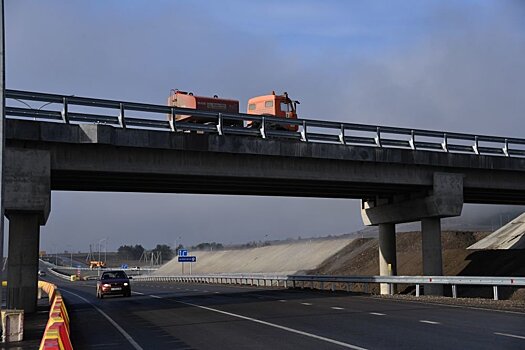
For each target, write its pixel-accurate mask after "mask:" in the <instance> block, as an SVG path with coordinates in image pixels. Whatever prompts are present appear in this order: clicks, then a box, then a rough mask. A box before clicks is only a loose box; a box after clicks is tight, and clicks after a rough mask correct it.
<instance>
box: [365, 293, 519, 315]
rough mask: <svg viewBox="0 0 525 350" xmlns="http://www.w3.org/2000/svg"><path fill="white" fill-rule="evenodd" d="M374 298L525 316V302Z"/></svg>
mask: <svg viewBox="0 0 525 350" xmlns="http://www.w3.org/2000/svg"><path fill="white" fill-rule="evenodd" d="M373 298H382V299H395V300H407V301H413V302H419V303H432V304H442V305H457V306H466V307H476V308H482V309H489V310H504V311H513V312H520V313H523V314H524V315H525V301H524V300H492V299H485V298H456V299H454V298H450V297H438V296H430V295H427V296H425V295H422V296H420V297H416V296H413V295H375V296H373Z"/></svg>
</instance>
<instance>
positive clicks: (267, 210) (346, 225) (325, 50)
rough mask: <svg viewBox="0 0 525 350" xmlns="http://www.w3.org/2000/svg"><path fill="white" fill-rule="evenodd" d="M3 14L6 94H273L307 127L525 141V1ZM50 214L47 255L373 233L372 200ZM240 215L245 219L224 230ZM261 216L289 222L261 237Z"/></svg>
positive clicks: (88, 206) (230, 200)
mask: <svg viewBox="0 0 525 350" xmlns="http://www.w3.org/2000/svg"><path fill="white" fill-rule="evenodd" d="M5 12H6V57H7V59H6V65H7V72H6V74H7V78H6V80H7V86H8V88H14V89H24V90H37V91H45V92H56V93H64V94H75V95H77V96H91V97H103V98H112V99H121V100H136V101H144V102H149V103H159V104H163V103H165V100H166V97H167V95H168V94H169V90H170V89H171V88H179V89H183V90H190V91H193V92H195V93H196V94H200V95H213V94H219V95H220V96H224V97H230V98H236V99H239V100H240V101H241V106H242V107H241V108H245V103H246V101H247V100H248V98H250V97H252V96H256V95H260V94H265V93H268V92H270V91H272V90H276V91H288V92H289V93H290V95H291V96H292V97H293V98H294V99H298V100H300V101H301V105H300V108H299V114H300V116H302V117H306V118H316V119H326V120H338V121H347V122H358V123H370V124H380V125H393V126H403V127H414V128H428V129H437V130H450V131H459V132H470V133H484V134H496V135H504V136H515V137H523V130H524V129H525V122H524V118H523V113H524V111H525V60H524V59H523V57H525V21H523V18H524V17H525V2H523V1H520V0H515V1H512V0H502V1H467V0H464V1H430V0H429V1H285V2H283V1H240V0H238V1H204V0H201V1H167V0H162V1H160V0H156V1H154V0H150V1H136V0H133V1H116V0H105V1H102V0H98V1H78V0H48V1H45V2H43V1H37V0H16V1H12V0H7V1H6V10H5ZM101 199H102V201H103V202H104V204H102V205H101V204H100V202H101ZM106 204H107V205H106ZM52 207H53V212H52V214H51V217H50V220H49V222H48V224H47V225H46V226H45V227H44V228H43V230H42V231H43V239H42V242H43V246H44V248H46V244H47V245H53V246H64V247H65V246H66V245H68V244H69V245H73V244H78V245H80V246H81V247H82V248H84V247H87V246H88V244H89V242H90V240H91V242H93V241H98V239H100V238H102V237H106V236H108V235H110V236H111V237H112V239H111V242H113V243H114V244H115V245H118V244H121V243H125V242H126V241H127V240H131V241H133V242H135V243H138V242H140V241H141V240H143V239H144V232H145V231H149V230H151V222H155V225H156V229H155V230H154V232H148V234H149V237H151V239H152V240H153V241H152V242H151V243H145V245H146V246H148V245H153V244H156V243H170V242H172V241H173V237H172V236H177V237H178V236H180V235H183V236H185V237H187V238H186V243H189V244H193V243H198V242H202V241H224V242H230V241H232V242H242V241H249V240H252V239H260V238H261V237H264V236H265V235H266V234H270V237H271V238H285V237H297V236H299V235H300V236H302V237H308V236H312V235H313V236H316V235H324V234H336V233H343V232H351V231H353V230H356V229H359V228H360V227H361V226H362V223H361V220H360V217H359V210H358V209H359V203H358V202H357V201H341V200H323V199H297V198H287V199H282V198H257V197H234V196H225V197H213V196H188V197H184V200H181V199H179V197H177V196H166V195H146V194H136V195H129V194H93V193H54V194H53V203H52ZM166 207H170V208H175V213H172V212H167V211H166V209H165V208H166ZM145 208H147V212H148V213H149V214H148V215H149V216H148V215H142V213H144V212H145V211H144V209H145ZM202 208H205V210H206V211H208V212H212V213H216V215H217V217H216V218H215V219H214V220H209V222H208V221H205V222H201V220H200V218H199V216H198V215H197V214H192V213H197V212H202ZM287 211H288V212H290V213H291V214H293V215H282V213H283V212H285V213H286V212H287ZM231 212H235V213H239V217H241V218H246V219H242V220H239V221H237V222H235V223H232V222H228V220H224V218H225V217H229V215H230V213H231ZM252 212H257V213H264V216H265V217H270V218H278V220H277V219H276V220H272V222H271V223H269V224H268V225H267V226H262V225H261V226H260V227H259V226H256V227H254V225H253V224H252V223H253V221H252V220H256V218H254V217H253V215H252V214H251V213H252ZM308 212H316V213H317V215H316V216H315V217H312V216H311V215H306V219H305V216H304V213H308ZM92 217H97V218H99V220H98V221H97V222H96V223H93V222H92V220H91V219H88V218H92ZM169 217H171V218H172V219H176V220H177V222H178V223H179V225H178V228H176V229H174V228H173V227H172V226H171V221H170V220H168V219H166V218H169ZM298 217H301V219H299V218H298ZM79 222H85V224H84V225H79V224H78V223H79ZM89 222H91V224H90V223H89ZM195 222H199V223H198V224H195ZM72 231H81V232H80V234H79V235H80V236H82V238H81V239H78V238H77V239H72V238H71V237H70V235H69V234H70V232H72ZM174 231H176V232H174ZM68 235H69V236H68ZM77 237H78V236H77ZM50 242H54V243H50ZM58 242H60V243H58Z"/></svg>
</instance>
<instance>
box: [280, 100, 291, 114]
mask: <svg viewBox="0 0 525 350" xmlns="http://www.w3.org/2000/svg"><path fill="white" fill-rule="evenodd" d="M281 112H290V104H289V103H287V102H284V101H282V102H281Z"/></svg>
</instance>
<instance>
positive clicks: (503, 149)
mask: <svg viewBox="0 0 525 350" xmlns="http://www.w3.org/2000/svg"><path fill="white" fill-rule="evenodd" d="M137 113H140V115H141V116H142V115H144V116H145V117H138V116H137V115H135V116H133V114H137ZM5 114H6V117H7V118H16V119H31V120H39V121H46V122H62V123H66V124H70V123H95V124H104V125H112V126H114V127H118V128H123V129H125V128H138V129H155V130H166V131H171V132H183V131H198V132H202V133H212V134H218V135H221V136H222V135H227V134H237V135H250V136H255V137H261V138H268V137H272V138H285V139H295V140H301V141H303V142H322V143H335V144H341V145H349V146H353V145H355V146H370V147H379V148H405V149H411V150H416V149H417V150H426V151H439V152H446V153H448V152H453V153H467V154H475V155H499V156H504V157H525V139H520V138H511V137H499V136H489V135H474V134H464V133H457V132H444V131H435V130H423V129H410V128H398V127H390V126H381V125H367V124H356V123H341V122H331V121H325V120H314V119H286V118H278V117H273V116H265V115H251V114H245V113H237V114H230V113H220V112H208V111H199V110H195V109H187V108H176V107H169V106H162V105H153V104H147V103H136V102H126V101H115V100H105V99H97V98H88V97H79V96H68V95H59V94H49V93H41V92H31V91H20V90H6V108H5ZM168 115H170V116H171V121H170V120H168V118H167V116H168ZM176 115H185V116H192V117H195V118H198V119H199V120H202V121H205V122H203V123H190V122H183V121H177V120H176ZM146 116H147V117H146ZM246 122H252V125H258V127H247V124H246ZM287 125H288V126H290V125H293V126H297V128H298V131H297V132H294V131H285V130H280V129H283V128H282V127H283V126H287ZM275 126H281V128H276V127H275Z"/></svg>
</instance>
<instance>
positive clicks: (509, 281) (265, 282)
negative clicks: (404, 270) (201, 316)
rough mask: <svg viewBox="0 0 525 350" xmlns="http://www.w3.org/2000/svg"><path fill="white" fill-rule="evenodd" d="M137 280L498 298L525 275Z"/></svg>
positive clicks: (524, 281) (238, 276) (524, 279)
mask: <svg viewBox="0 0 525 350" xmlns="http://www.w3.org/2000/svg"><path fill="white" fill-rule="evenodd" d="M133 280H134V281H141V282H182V283H213V284H240V285H251V286H264V287H281V286H282V287H284V288H305V287H309V288H312V289H313V288H316V286H315V284H317V285H318V289H321V290H323V289H325V286H326V284H327V283H329V284H331V289H332V291H333V290H335V284H336V283H338V284H344V285H346V290H347V291H350V288H351V284H352V283H361V284H364V285H365V292H368V285H369V284H370V283H386V284H388V285H389V286H390V288H389V290H390V291H391V293H390V294H393V293H392V291H393V290H394V288H393V286H394V285H396V284H415V286H416V296H419V295H420V288H421V285H428V284H434V285H436V284H437V285H448V286H451V288H452V297H453V298H457V286H460V285H471V286H492V288H493V293H494V300H498V287H503V286H510V287H525V277H482V276H479V277H478V276H319V275H290V276H283V275H267V274H225V275H177V276H136V277H133Z"/></svg>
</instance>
